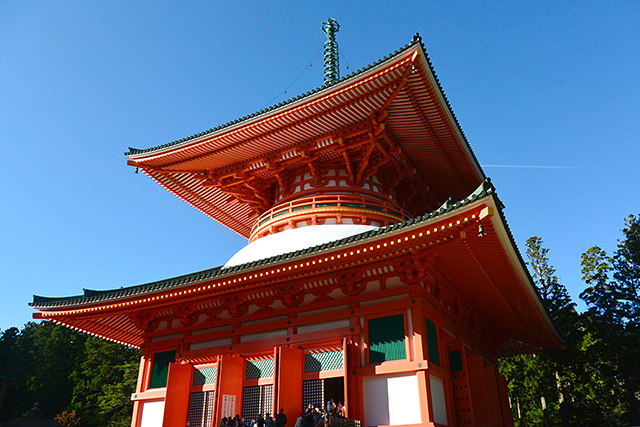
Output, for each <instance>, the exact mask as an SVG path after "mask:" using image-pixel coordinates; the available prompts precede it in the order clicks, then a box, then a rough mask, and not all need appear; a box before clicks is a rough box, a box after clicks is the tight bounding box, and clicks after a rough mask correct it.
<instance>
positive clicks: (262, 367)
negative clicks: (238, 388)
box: [245, 359, 273, 380]
mask: <svg viewBox="0 0 640 427" xmlns="http://www.w3.org/2000/svg"><path fill="white" fill-rule="evenodd" d="M272 376H273V359H267V360H256V361H253V362H247V372H246V375H245V379H247V380H255V379H258V378H270V377H272Z"/></svg>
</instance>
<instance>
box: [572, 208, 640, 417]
mask: <svg viewBox="0 0 640 427" xmlns="http://www.w3.org/2000/svg"><path fill="white" fill-rule="evenodd" d="M622 234H623V239H622V240H618V248H617V250H616V251H615V253H614V255H613V257H609V256H608V255H607V253H606V252H605V251H604V250H602V249H601V248H599V247H597V246H594V247H592V248H590V249H589V250H587V252H585V253H584V254H583V255H582V263H581V265H582V273H583V280H584V281H585V282H586V283H587V285H588V287H587V288H586V289H585V290H584V291H583V292H582V294H580V298H582V299H583V300H584V301H585V302H586V303H587V306H588V307H589V310H588V313H587V315H588V316H589V325H588V326H589V331H590V332H591V333H592V334H593V339H594V342H595V343H596V344H594V345H593V346H592V349H593V350H594V351H595V352H597V353H598V355H599V357H600V359H601V360H608V361H609V362H610V363H611V365H612V366H611V368H612V369H611V370H612V372H611V375H610V376H611V382H610V387H611V389H612V390H613V391H614V392H618V393H619V394H621V396H620V399H621V400H622V401H623V402H624V403H625V406H626V409H625V412H626V414H625V418H626V420H625V421H627V422H629V423H632V424H640V411H639V409H638V398H637V394H638V391H640V367H639V366H638V363H637V361H638V360H639V359H640V317H639V316H640V294H639V287H640V219H639V218H638V217H636V216H634V215H630V216H629V217H628V218H626V219H625V227H624V228H623V229H622Z"/></svg>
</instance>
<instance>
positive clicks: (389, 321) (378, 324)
mask: <svg viewBox="0 0 640 427" xmlns="http://www.w3.org/2000/svg"><path fill="white" fill-rule="evenodd" d="M368 329H369V362H370V363H380V362H385V361H387V360H400V359H406V358H407V354H406V350H405V340H404V316H403V315H402V314H398V315H395V316H387V317H377V318H375V319H369V321H368Z"/></svg>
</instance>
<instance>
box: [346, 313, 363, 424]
mask: <svg viewBox="0 0 640 427" xmlns="http://www.w3.org/2000/svg"><path fill="white" fill-rule="evenodd" d="M352 325H353V323H352ZM344 349H345V351H346V353H347V354H346V357H345V359H346V361H347V363H346V365H345V367H344V370H345V371H344V383H345V387H346V389H347V393H346V394H345V399H346V400H347V405H348V406H347V416H348V417H349V418H351V419H353V420H363V419H364V410H363V406H362V403H363V402H362V395H363V392H362V377H361V376H360V375H357V374H356V372H357V371H356V369H357V368H360V367H361V366H360V360H361V359H360V352H361V347H360V337H354V338H351V339H347V340H345V346H344Z"/></svg>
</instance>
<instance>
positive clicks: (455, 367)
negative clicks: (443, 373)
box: [449, 350, 462, 372]
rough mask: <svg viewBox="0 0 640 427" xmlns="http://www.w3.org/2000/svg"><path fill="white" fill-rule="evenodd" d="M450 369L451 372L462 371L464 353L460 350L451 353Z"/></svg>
mask: <svg viewBox="0 0 640 427" xmlns="http://www.w3.org/2000/svg"><path fill="white" fill-rule="evenodd" d="M449 367H450V368H451V372H458V371H462V353H461V352H460V350H454V351H450V352H449Z"/></svg>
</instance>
